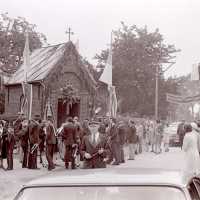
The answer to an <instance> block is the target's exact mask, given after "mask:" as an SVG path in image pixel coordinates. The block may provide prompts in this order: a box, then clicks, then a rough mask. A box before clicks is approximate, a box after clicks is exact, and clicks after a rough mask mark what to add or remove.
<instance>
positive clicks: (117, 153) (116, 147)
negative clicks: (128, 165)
mask: <svg viewBox="0 0 200 200" xmlns="http://www.w3.org/2000/svg"><path fill="white" fill-rule="evenodd" d="M111 148H112V153H113V157H114V159H115V162H116V163H118V164H119V163H120V162H121V159H120V158H121V151H120V144H119V143H116V142H113V143H112V145H111Z"/></svg>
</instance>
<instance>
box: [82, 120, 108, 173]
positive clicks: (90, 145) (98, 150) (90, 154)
mask: <svg viewBox="0 0 200 200" xmlns="http://www.w3.org/2000/svg"><path fill="white" fill-rule="evenodd" d="M91 127H92V131H91V134H90V135H85V136H84V137H83V141H82V145H81V154H82V156H83V158H84V168H85V169H91V168H105V167H106V161H105V158H106V156H107V140H106V137H105V135H104V134H102V133H100V131H101V130H100V129H99V127H98V125H95V124H93V125H91Z"/></svg>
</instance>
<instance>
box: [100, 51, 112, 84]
mask: <svg viewBox="0 0 200 200" xmlns="http://www.w3.org/2000/svg"><path fill="white" fill-rule="evenodd" d="M99 80H100V81H101V82H103V83H106V84H107V85H110V86H111V85H112V49H111V48H110V51H109V54H108V59H107V62H106V66H105V68H104V70H103V73H102V75H101V77H100V79H99Z"/></svg>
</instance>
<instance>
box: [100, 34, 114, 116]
mask: <svg viewBox="0 0 200 200" xmlns="http://www.w3.org/2000/svg"><path fill="white" fill-rule="evenodd" d="M99 80H100V81H101V82H103V83H105V84H107V85H108V91H109V103H108V115H109V116H110V117H114V118H115V117H116V115H117V96H116V91H115V86H113V84H112V34H111V46H110V50H109V53H108V58H107V61H106V65H105V68H104V71H103V73H102V75H101V77H100V79H99Z"/></svg>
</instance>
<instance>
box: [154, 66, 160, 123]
mask: <svg viewBox="0 0 200 200" xmlns="http://www.w3.org/2000/svg"><path fill="white" fill-rule="evenodd" d="M158 78H159V65H157V66H156V88H155V120H158Z"/></svg>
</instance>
